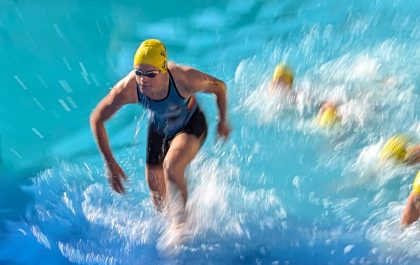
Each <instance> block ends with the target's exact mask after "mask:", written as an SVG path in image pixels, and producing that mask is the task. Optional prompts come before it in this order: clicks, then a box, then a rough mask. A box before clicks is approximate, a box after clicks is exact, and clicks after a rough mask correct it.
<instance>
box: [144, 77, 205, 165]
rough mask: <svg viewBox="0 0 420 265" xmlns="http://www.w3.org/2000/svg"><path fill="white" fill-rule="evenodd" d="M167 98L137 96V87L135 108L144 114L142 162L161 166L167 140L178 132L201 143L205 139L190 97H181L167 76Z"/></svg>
mask: <svg viewBox="0 0 420 265" xmlns="http://www.w3.org/2000/svg"><path fill="white" fill-rule="evenodd" d="M168 73H169V86H168V94H167V95H166V97H165V98H163V99H161V100H153V99H151V98H149V97H147V96H146V95H144V94H142V93H141V92H140V89H139V86H138V84H137V97H138V101H139V104H140V105H142V106H143V107H144V108H145V109H146V110H147V112H148V117H149V129H148V136H147V151H146V162H147V163H148V164H151V165H160V164H162V162H163V160H164V158H165V155H166V153H167V152H168V150H169V147H170V142H171V140H172V139H173V138H174V137H175V136H176V135H177V134H178V133H181V132H185V133H188V134H192V135H195V136H196V137H197V138H198V139H199V140H200V141H201V143H203V142H204V140H205V139H206V136H207V122H206V118H205V116H204V114H203V112H202V111H201V110H200V108H199V106H198V104H197V103H196V99H195V97H194V96H190V97H189V98H188V99H186V98H184V97H182V96H181V94H180V93H179V92H178V89H177V87H176V85H175V81H174V79H173V77H172V74H171V72H169V70H168Z"/></svg>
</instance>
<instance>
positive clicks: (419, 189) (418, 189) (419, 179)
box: [411, 170, 420, 196]
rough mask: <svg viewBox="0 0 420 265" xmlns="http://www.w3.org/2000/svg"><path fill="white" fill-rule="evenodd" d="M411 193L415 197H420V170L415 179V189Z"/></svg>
mask: <svg viewBox="0 0 420 265" xmlns="http://www.w3.org/2000/svg"><path fill="white" fill-rule="evenodd" d="M411 192H412V193H413V194H414V196H419V195H420V170H419V171H418V172H417V176H416V178H415V179H414V182H413V189H412V190H411Z"/></svg>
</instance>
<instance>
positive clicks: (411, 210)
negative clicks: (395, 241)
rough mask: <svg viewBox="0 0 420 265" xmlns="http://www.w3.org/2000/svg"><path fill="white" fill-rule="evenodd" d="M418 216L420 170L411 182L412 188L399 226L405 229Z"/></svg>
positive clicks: (419, 211) (419, 206)
mask: <svg viewBox="0 0 420 265" xmlns="http://www.w3.org/2000/svg"><path fill="white" fill-rule="evenodd" d="M419 216H420V170H419V171H418V172H417V176H416V178H415V180H414V182H413V188H412V190H411V193H410V195H409V196H408V199H407V203H406V205H405V208H404V213H403V216H402V218H401V225H402V226H403V227H407V226H408V225H410V224H412V223H414V222H415V221H417V220H418V219H419Z"/></svg>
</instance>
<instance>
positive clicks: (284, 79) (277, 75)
mask: <svg viewBox="0 0 420 265" xmlns="http://www.w3.org/2000/svg"><path fill="white" fill-rule="evenodd" d="M292 87H293V72H292V70H291V69H290V68H289V67H288V66H287V65H286V64H278V65H277V66H276V68H275V69H274V72H273V77H272V79H271V83H270V85H269V90H270V91H280V92H284V93H289V92H290V91H292Z"/></svg>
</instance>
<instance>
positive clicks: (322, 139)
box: [0, 0, 420, 264]
mask: <svg viewBox="0 0 420 265" xmlns="http://www.w3.org/2000/svg"><path fill="white" fill-rule="evenodd" d="M419 11H420V3H419V2H418V1H414V0H412V1H369V2H366V1H361V0H358V1H351V2H349V3H335V2H334V1H316V2H315V1H239V0H231V1H217V2H216V1H166V2H164V3H162V4H160V5H159V8H157V7H156V5H155V3H154V2H147V3H140V2H139V1H129V0H125V1H112V0H105V1H101V4H93V3H92V2H90V3H89V2H88V1H69V0H67V1H39V3H37V4H35V3H34V2H33V1H29V0H26V1H12V0H4V1H1V2H0V47H1V48H0V57H1V58H2V60H0V70H1V72H0V86H1V89H0V100H1V104H0V113H1V115H0V135H1V139H0V141H1V142H0V146H1V150H0V152H1V153H0V154H1V156H0V157H1V164H0V177H1V181H0V185H1V186H0V188H1V195H0V196H1V197H0V202H1V204H0V216H1V220H2V222H1V225H0V235H1V248H0V261H1V263H4V264H418V263H419V261H420V244H419V242H418V238H419V236H420V226H419V225H418V224H417V225H414V226H413V227H411V228H409V229H407V230H405V231H402V230H400V228H399V218H400V216H401V213H402V209H403V205H404V202H405V198H406V197H407V195H408V193H409V191H410V184H411V182H412V180H413V177H414V175H415V174H416V172H417V171H416V170H417V169H418V167H417V168H416V167H403V166H393V165H380V164H378V163H377V159H376V158H377V155H378V153H379V150H380V147H381V145H382V144H383V143H384V141H385V140H386V139H387V138H388V137H390V136H391V135H393V134H395V133H397V132H405V133H408V134H410V135H412V136H413V137H414V138H417V140H420V139H419V138H420V119H419V114H420V108H419V106H420V104H419V103H420V98H419V93H420V89H419V82H420V79H419V77H418V73H419V70H420V65H419V64H418V61H419V58H420V50H419V49H420V48H419V47H420V45H419V39H420V26H419V25H420V23H419V22H420V21H419V18H418V13H419ZM150 37H155V38H160V39H161V40H163V41H164V42H165V43H166V45H167V48H168V55H169V57H170V59H172V60H174V61H176V62H178V63H181V64H188V65H192V66H194V67H197V68H198V69H200V70H202V71H204V72H208V73H210V74H212V75H214V76H217V77H219V78H221V79H223V80H225V81H226V83H227V84H228V87H229V90H228V93H229V118H230V121H231V124H232V127H233V132H232V135H231V138H230V139H229V141H228V142H226V143H224V144H223V143H221V142H217V141H216V136H215V117H216V109H215V103H214V100H213V98H212V97H210V96H208V95H200V97H199V101H200V104H201V105H202V106H203V109H204V111H205V113H206V116H207V118H208V120H209V125H210V135H209V137H208V139H207V142H206V144H205V145H204V147H203V149H202V150H201V152H200V153H199V155H198V157H197V158H196V160H194V162H193V163H192V165H191V168H190V169H189V171H188V173H187V177H188V181H189V191H190V200H189V204H188V206H187V207H188V209H189V211H190V213H191V216H190V220H191V222H190V224H189V228H190V229H191V231H192V234H193V239H192V240H190V241H188V242H187V243H186V244H185V245H184V246H183V247H182V248H181V249H180V251H179V253H178V255H176V256H170V257H168V256H166V255H164V253H162V252H161V250H160V248H159V242H161V241H162V240H163V238H164V237H163V235H164V231H165V229H166V224H165V222H164V220H163V219H162V217H161V216H159V215H158V214H156V213H155V212H154V210H153V207H152V205H151V202H150V199H149V194H148V188H147V185H146V182H145V180H144V159H145V155H144V149H145V137H146V130H145V129H144V128H145V125H146V119H145V116H144V114H143V112H142V110H141V108H140V107H138V106H129V107H126V108H124V109H123V110H121V111H120V112H119V113H118V115H117V117H116V118H115V119H114V120H112V121H111V122H110V123H109V124H108V130H109V135H110V137H111V142H112V147H113V150H114V152H115V154H116V157H117V158H118V160H119V161H120V163H121V165H122V166H123V168H124V170H125V171H126V173H127V174H128V176H129V178H130V180H129V182H128V183H127V185H126V186H127V189H128V193H127V194H126V195H124V196H120V195H117V194H114V193H112V192H111V191H110V188H109V187H108V184H107V182H106V179H105V176H104V172H103V164H102V161H101V157H100V156H99V153H98V151H97V148H96V146H95V144H94V142H93V139H92V136H91V134H90V130H89V126H88V116H89V113H90V111H91V110H92V108H93V107H94V106H95V105H96V103H97V102H98V100H99V99H100V98H102V97H103V96H104V95H105V94H106V93H107V92H108V91H109V88H110V87H112V85H113V84H114V83H115V82H116V81H118V80H119V78H120V77H121V76H123V75H124V74H125V73H126V72H127V71H128V70H129V69H130V65H131V61H132V56H133V52H134V50H135V48H136V47H137V45H138V44H139V42H140V41H141V40H143V39H146V38H150ZM280 61H286V62H287V63H288V64H289V65H290V66H291V67H292V68H293V69H294V71H295V86H294V89H295V90H296V91H299V95H300V96H299V97H298V98H299V100H298V101H297V102H296V103H290V102H288V101H287V100H278V99H273V98H272V97H271V96H270V95H268V94H267V93H264V91H265V88H266V84H267V82H268V81H269V78H270V75H271V73H272V70H273V69H274V67H275V65H276V64H277V63H278V62H280ZM331 98H332V99H334V100H337V101H339V102H341V103H342V105H341V107H340V110H341V111H342V113H343V125H342V126H341V127H340V128H338V129H336V130H333V131H328V132H327V131H323V130H320V129H319V128H317V126H316V125H315V123H314V116H315V114H314V109H316V108H315V107H314V106H315V105H317V103H316V102H319V101H322V100H325V99H331Z"/></svg>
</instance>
